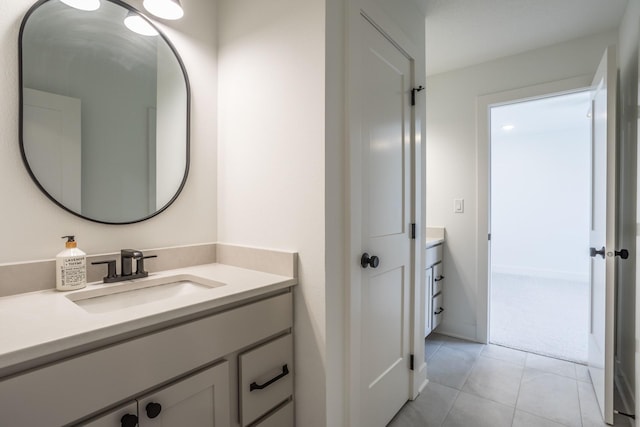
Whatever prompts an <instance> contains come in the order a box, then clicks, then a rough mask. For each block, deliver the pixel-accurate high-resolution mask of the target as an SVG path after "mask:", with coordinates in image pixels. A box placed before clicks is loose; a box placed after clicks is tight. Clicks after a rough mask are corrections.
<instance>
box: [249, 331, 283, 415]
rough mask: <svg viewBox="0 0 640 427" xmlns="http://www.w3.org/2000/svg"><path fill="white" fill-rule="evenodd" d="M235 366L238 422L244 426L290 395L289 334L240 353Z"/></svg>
mask: <svg viewBox="0 0 640 427" xmlns="http://www.w3.org/2000/svg"><path fill="white" fill-rule="evenodd" d="M238 365H239V374H240V383H239V385H238V387H239V388H240V421H241V424H242V426H243V427H244V426H247V425H249V424H251V423H252V422H254V421H255V420H256V419H257V418H259V417H261V416H262V415H264V414H266V413H267V412H269V411H270V410H271V409H273V408H275V407H276V406H277V405H279V404H280V403H282V402H284V401H285V400H287V399H288V398H289V397H290V396H291V395H292V394H293V338H292V336H291V334H287V335H284V336H282V337H280V338H277V339H275V340H273V341H269V342H268V343H266V344H263V345H261V346H260V347H257V348H255V349H253V350H250V351H248V352H246V353H243V354H241V355H240V356H239V362H238ZM266 425H271V424H266Z"/></svg>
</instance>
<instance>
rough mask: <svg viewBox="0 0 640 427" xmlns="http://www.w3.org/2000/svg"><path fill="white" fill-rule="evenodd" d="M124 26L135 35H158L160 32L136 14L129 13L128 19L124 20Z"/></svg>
mask: <svg viewBox="0 0 640 427" xmlns="http://www.w3.org/2000/svg"><path fill="white" fill-rule="evenodd" d="M124 25H126V26H127V28H128V29H130V30H131V31H133V32H134V33H138V34H141V35H143V36H157V35H158V31H156V29H155V28H153V25H151V24H149V22H147V20H146V19H144V18H143V17H142V16H140V15H138V14H137V13H134V12H129V13H128V14H127V17H126V18H124Z"/></svg>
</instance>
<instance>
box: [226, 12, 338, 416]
mask: <svg viewBox="0 0 640 427" xmlns="http://www.w3.org/2000/svg"><path fill="white" fill-rule="evenodd" d="M217 25H218V27H219V56H218V64H219V69H218V72H219V103H218V106H219V112H220V115H219V134H218V135H219V137H218V140H219V162H218V177H219V182H218V195H219V207H218V234H219V241H220V242H225V243H233V244H240V245H248V246H257V247H267V248H276V249H284V250H292V251H297V252H298V253H299V282H300V283H299V286H298V287H297V288H296V290H295V303H294V304H295V306H294V312H295V357H296V378H295V389H296V418H297V425H304V426H309V427H313V426H322V425H325V417H326V414H325V409H326V405H325V401H326V397H325V373H326V372H325V367H326V361H325V340H326V328H325V322H326V318H325V307H326V304H325V242H324V233H325V213H324V209H325V204H324V198H325V197H324V193H325V183H324V179H325V174H324V155H325V148H324V141H325V119H324V113H325V95H324V94H325V8H324V1H323V0H308V1H297V0H275V1H270V2H264V1H261V0H221V1H220V2H219V20H218V24H217Z"/></svg>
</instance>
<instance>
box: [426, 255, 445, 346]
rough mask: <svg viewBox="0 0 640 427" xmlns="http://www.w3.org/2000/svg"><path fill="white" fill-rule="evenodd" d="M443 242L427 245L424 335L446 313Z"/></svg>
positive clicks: (427, 333) (431, 329)
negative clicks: (443, 291)
mask: <svg viewBox="0 0 640 427" xmlns="http://www.w3.org/2000/svg"><path fill="white" fill-rule="evenodd" d="M442 252H443V243H438V244H435V245H432V246H429V247H427V250H426V259H425V266H426V271H425V274H426V280H425V292H424V295H425V301H424V306H425V310H424V311H425V319H424V335H425V337H426V336H428V335H429V334H430V333H431V332H432V331H433V330H434V329H435V328H437V327H438V325H439V324H440V322H441V321H442V316H443V313H444V301H443V293H442V290H443V285H444V274H443V264H442Z"/></svg>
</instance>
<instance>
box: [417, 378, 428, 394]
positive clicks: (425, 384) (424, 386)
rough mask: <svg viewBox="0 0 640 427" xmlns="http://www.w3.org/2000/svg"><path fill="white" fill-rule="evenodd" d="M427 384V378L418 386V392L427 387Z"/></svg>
mask: <svg viewBox="0 0 640 427" xmlns="http://www.w3.org/2000/svg"><path fill="white" fill-rule="evenodd" d="M427 384H429V380H427V379H425V380H424V382H423V383H422V384H421V385H420V388H419V389H418V393H422V390H424V389H425V388H426V387H427Z"/></svg>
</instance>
